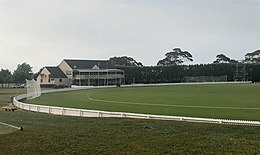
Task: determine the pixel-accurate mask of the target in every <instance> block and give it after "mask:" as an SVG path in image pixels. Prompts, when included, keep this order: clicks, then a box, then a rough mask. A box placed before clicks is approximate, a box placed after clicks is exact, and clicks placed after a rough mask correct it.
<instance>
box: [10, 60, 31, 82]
mask: <svg viewBox="0 0 260 155" xmlns="http://www.w3.org/2000/svg"><path fill="white" fill-rule="evenodd" d="M13 77H14V82H15V83H25V79H32V67H31V66H30V65H29V64H27V63H26V62H24V63H22V64H19V65H17V68H16V70H15V71H14V74H13Z"/></svg>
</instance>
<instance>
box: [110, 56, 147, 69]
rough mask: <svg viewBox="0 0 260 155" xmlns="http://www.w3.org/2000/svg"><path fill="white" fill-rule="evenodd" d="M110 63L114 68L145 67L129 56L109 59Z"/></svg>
mask: <svg viewBox="0 0 260 155" xmlns="http://www.w3.org/2000/svg"><path fill="white" fill-rule="evenodd" d="M109 61H110V63H111V64H112V65H113V66H128V67H133V66H138V67H141V66H143V64H142V63H141V62H137V61H136V60H135V59H133V58H131V57H127V56H122V57H112V58H110V59H109Z"/></svg>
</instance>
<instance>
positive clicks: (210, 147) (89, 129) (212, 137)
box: [0, 96, 260, 155]
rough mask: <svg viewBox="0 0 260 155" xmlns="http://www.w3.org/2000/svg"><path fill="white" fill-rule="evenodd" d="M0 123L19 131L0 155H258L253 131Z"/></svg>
mask: <svg viewBox="0 0 260 155" xmlns="http://www.w3.org/2000/svg"><path fill="white" fill-rule="evenodd" d="M1 97H2V96H1ZM4 100H8V98H4ZM0 121H2V122H6V123H10V124H13V125H16V126H23V127H24V130H23V131H17V130H16V131H15V132H12V133H8V134H2V135H0V150H1V151H0V154H3V155H6V154H113V155H114V154H142V155H143V154H260V147H259V146H260V130H259V129H260V128H259V127H249V126H231V125H216V124H202V123H188V122H176V121H159V120H139V119H115V118H80V117H63V116H54V115H48V114H41V113H33V112H27V111H22V110H17V111H15V112H6V111H3V110H2V109H0ZM0 130H1V129H0Z"/></svg>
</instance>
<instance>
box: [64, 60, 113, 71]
mask: <svg viewBox="0 0 260 155" xmlns="http://www.w3.org/2000/svg"><path fill="white" fill-rule="evenodd" d="M64 61H65V62H66V63H67V64H68V65H69V66H70V67H71V68H72V69H92V68H93V67H94V66H97V67H98V68H100V69H113V68H114V67H112V65H111V63H110V61H108V60H72V59H64Z"/></svg>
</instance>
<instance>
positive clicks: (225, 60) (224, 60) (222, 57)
mask: <svg viewBox="0 0 260 155" xmlns="http://www.w3.org/2000/svg"><path fill="white" fill-rule="evenodd" d="M216 58H217V59H216V60H215V61H214V62H213V63H214V64H219V63H237V62H238V61H236V60H234V59H230V58H229V57H227V56H225V55H224V54H218V55H217V56H216Z"/></svg>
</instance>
